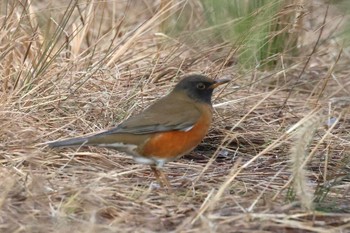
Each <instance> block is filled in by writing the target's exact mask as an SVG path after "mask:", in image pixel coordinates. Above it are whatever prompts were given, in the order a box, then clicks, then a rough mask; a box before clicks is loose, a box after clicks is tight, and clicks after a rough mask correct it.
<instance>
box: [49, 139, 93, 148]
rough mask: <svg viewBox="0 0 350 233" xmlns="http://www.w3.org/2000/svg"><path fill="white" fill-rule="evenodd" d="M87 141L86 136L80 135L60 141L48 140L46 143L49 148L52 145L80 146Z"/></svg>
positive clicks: (52, 146)
mask: <svg viewBox="0 0 350 233" xmlns="http://www.w3.org/2000/svg"><path fill="white" fill-rule="evenodd" d="M87 142H88V138H86V137H80V138H72V139H66V140H62V141H56V142H49V143H48V145H49V147H51V148H54V147H65V146H82V145H84V144H86V143H87Z"/></svg>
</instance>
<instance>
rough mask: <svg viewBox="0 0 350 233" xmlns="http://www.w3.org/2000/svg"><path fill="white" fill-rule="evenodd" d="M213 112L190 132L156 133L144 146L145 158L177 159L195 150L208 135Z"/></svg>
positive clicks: (142, 152)
mask: <svg viewBox="0 0 350 233" xmlns="http://www.w3.org/2000/svg"><path fill="white" fill-rule="evenodd" d="M211 120H212V119H211V112H210V113H208V114H206V115H203V116H202V117H201V118H200V119H199V121H198V122H197V123H196V124H195V125H194V126H193V128H192V129H191V130H189V131H186V132H185V131H169V132H161V133H156V134H155V135H154V136H152V137H151V138H150V139H149V140H148V141H147V143H146V144H145V145H144V146H143V148H142V151H141V153H140V154H142V155H143V156H145V157H154V158H162V159H169V160H172V159H175V158H177V157H179V156H182V155H184V154H186V153H188V152H190V151H191V150H193V149H194V148H195V147H196V146H197V145H198V144H199V143H200V142H201V141H202V139H203V138H204V136H205V135H206V134H207V132H208V129H209V126H210V123H211Z"/></svg>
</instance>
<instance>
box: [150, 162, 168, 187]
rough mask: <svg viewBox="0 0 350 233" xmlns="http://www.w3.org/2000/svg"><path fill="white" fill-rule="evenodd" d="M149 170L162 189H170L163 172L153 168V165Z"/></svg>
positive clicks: (155, 167)
mask: <svg viewBox="0 0 350 233" xmlns="http://www.w3.org/2000/svg"><path fill="white" fill-rule="evenodd" d="M151 169H152V171H153V173H154V176H155V177H156V179H157V180H158V182H159V184H160V185H161V186H162V187H164V186H165V187H166V188H167V189H170V188H171V185H170V182H169V180H168V177H167V176H166V175H165V174H164V172H163V171H162V170H160V169H159V168H157V166H154V165H151Z"/></svg>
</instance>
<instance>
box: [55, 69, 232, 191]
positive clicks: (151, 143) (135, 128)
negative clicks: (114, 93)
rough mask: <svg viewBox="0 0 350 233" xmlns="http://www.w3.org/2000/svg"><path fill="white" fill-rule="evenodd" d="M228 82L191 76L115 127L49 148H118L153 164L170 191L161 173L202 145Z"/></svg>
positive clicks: (164, 185) (197, 75)
mask: <svg viewBox="0 0 350 233" xmlns="http://www.w3.org/2000/svg"><path fill="white" fill-rule="evenodd" d="M229 81H230V80H228V79H220V80H214V79H211V78H209V77H207V76H205V75H201V74H192V75H188V76H186V77H184V78H183V79H182V80H180V81H179V82H178V83H177V84H176V85H175V87H174V88H173V90H172V91H171V92H170V93H169V94H167V95H165V96H163V97H162V98H160V99H158V100H156V101H155V102H153V103H152V104H151V105H150V106H149V107H147V108H146V109H144V110H143V111H141V112H140V113H139V114H136V115H133V116H131V117H129V118H128V119H126V120H125V121H123V122H122V123H120V124H119V125H117V126H116V127H114V128H111V129H109V130H105V131H102V132H101V133H97V134H93V135H91V136H81V137H76V138H71V139H65V140H59V141H53V142H48V146H49V147H50V148H56V147H71V146H97V147H106V148H112V149H116V150H118V151H121V152H124V153H126V154H128V155H131V156H132V158H133V159H134V160H135V162H137V163H141V164H146V165H150V167H151V170H152V171H153V173H154V175H155V178H156V179H157V181H158V182H159V184H160V185H161V186H162V187H166V188H168V189H170V188H171V184H170V182H169V180H168V178H167V176H166V175H165V174H164V172H163V171H162V168H163V166H164V164H165V163H167V162H170V161H174V160H176V159H178V158H180V157H182V156H183V155H185V154H187V153H189V152H190V151H192V150H193V149H194V148H195V147H196V146H197V145H198V144H200V142H201V141H202V139H203V138H204V137H205V136H206V134H207V133H208V130H209V128H210V125H211V123H212V120H213V107H212V101H211V98H212V94H213V90H214V89H215V88H216V87H218V86H220V85H222V84H225V83H228V82H229Z"/></svg>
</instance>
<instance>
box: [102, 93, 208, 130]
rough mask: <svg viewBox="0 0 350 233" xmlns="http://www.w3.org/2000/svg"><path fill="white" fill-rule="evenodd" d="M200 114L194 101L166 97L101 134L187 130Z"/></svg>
mask: <svg viewBox="0 0 350 233" xmlns="http://www.w3.org/2000/svg"><path fill="white" fill-rule="evenodd" d="M200 115H201V114H200V111H199V110H198V108H196V106H195V105H194V104H193V103H191V102H189V101H186V100H184V99H176V98H167V97H164V98H163V99H161V100H159V101H157V102H155V103H154V104H153V105H151V106H149V107H148V108H147V109H145V111H143V112H141V113H140V114H138V115H135V116H132V117H130V118H129V119H127V120H125V121H124V122H123V123H121V124H120V125H118V126H117V127H115V128H113V129H110V130H108V131H105V132H103V133H101V134H102V135H110V134H119V133H130V134H148V133H155V132H164V131H172V130H180V131H187V130H189V129H191V128H192V127H193V126H194V125H195V124H196V122H197V121H198V119H199V118H200ZM96 136H97V135H96Z"/></svg>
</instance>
